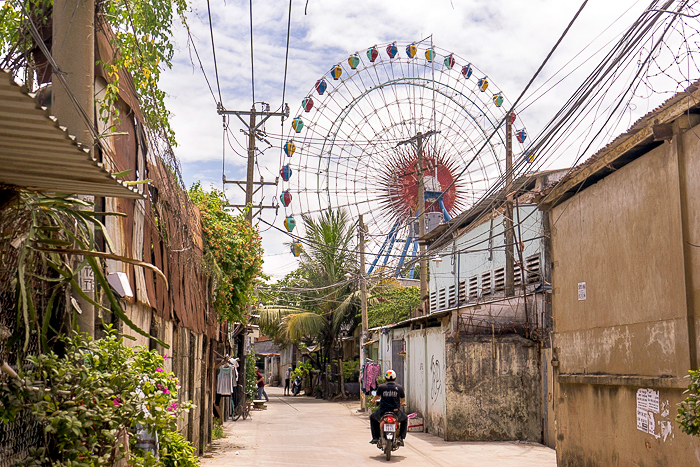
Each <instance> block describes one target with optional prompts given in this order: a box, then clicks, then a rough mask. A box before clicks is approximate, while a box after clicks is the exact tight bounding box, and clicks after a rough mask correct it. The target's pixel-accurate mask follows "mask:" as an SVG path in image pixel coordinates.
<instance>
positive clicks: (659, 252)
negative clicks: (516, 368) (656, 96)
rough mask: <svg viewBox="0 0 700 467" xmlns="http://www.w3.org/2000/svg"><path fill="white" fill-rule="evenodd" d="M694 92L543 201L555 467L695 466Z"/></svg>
mask: <svg viewBox="0 0 700 467" xmlns="http://www.w3.org/2000/svg"><path fill="white" fill-rule="evenodd" d="M698 102H700V90H698V87H697V86H693V87H691V88H689V89H688V90H687V91H686V92H684V93H681V94H679V95H677V96H675V97H673V98H671V99H670V100H669V101H667V102H666V103H665V104H664V105H662V106H661V107H660V108H659V109H657V110H655V111H653V112H651V113H649V114H648V115H646V116H645V117H643V118H642V119H641V120H639V121H638V122H637V123H636V124H635V125H634V126H632V128H631V129H630V130H629V131H628V132H627V133H625V134H623V135H621V136H620V137H618V138H617V139H616V140H615V141H613V142H612V143H611V144H610V145H609V146H608V147H606V148H604V149H603V150H601V151H600V152H599V153H598V154H596V155H594V156H593V157H592V158H590V159H589V160H588V161H587V162H585V163H583V164H582V165H581V166H579V167H577V168H576V169H575V170H574V171H573V172H572V173H571V174H570V175H569V176H568V177H567V178H566V179H564V181H563V183H562V184H561V185H560V186H558V187H556V188H554V189H553V190H551V191H550V192H548V193H547V194H546V196H544V197H543V199H542V202H541V205H542V207H543V209H548V210H549V213H550V219H552V222H551V235H552V261H553V269H552V284H553V289H554V293H553V295H552V312H553V318H554V327H553V357H552V358H553V362H554V365H555V368H554V373H555V379H554V385H553V392H554V401H555V412H556V426H557V432H556V439H557V442H556V451H557V458H558V465H559V466H562V467H566V466H616V465H639V466H652V465H698V463H700V454H699V453H700V442H699V440H698V438H695V437H691V436H688V435H686V434H684V433H682V432H681V430H680V429H679V425H678V423H677V422H676V421H675V417H676V414H677V404H678V403H679V402H681V401H682V400H683V399H684V398H685V397H686V395H684V393H683V392H684V390H685V389H686V388H687V387H688V384H689V380H688V379H686V378H684V376H686V375H687V374H688V370H691V369H694V370H695V369H697V368H698V359H699V358H700V355H699V353H698V344H699V343H700V340H699V339H698V336H699V333H698V331H699V330H700V320H699V319H698V318H699V317H700V315H698V304H699V303H700V295H698V290H700V249H698V248H697V247H696V246H695V245H700V241H699V239H698V234H697V233H698V232H700V205H698V200H700V178H699V177H698V174H699V173H700V139H699V138H698V135H700V126H699V125H698V124H699V123H700V117H699V113H700V108H698V105H697V103H698Z"/></svg>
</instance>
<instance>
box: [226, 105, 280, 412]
mask: <svg viewBox="0 0 700 467" xmlns="http://www.w3.org/2000/svg"><path fill="white" fill-rule="evenodd" d="M265 105H266V109H265V110H263V111H260V112H257V111H256V110H255V105H253V107H251V109H250V111H249V112H245V111H237V110H225V109H224V108H223V106H222V105H221V104H219V108H218V110H217V111H218V113H219V115H223V116H224V119H225V118H226V117H225V116H226V115H235V116H236V117H238V119H239V120H240V121H241V122H243V125H245V126H246V127H247V128H248V131H247V134H248V171H247V173H246V181H245V182H242V181H234V180H231V181H229V180H226V175H223V182H224V184H226V183H233V184H236V185H238V186H239V187H240V188H243V186H242V183H245V204H244V205H240V204H229V205H228V207H234V208H239V209H244V208H246V207H247V208H248V212H247V214H246V219H247V220H248V222H249V223H251V224H252V223H253V217H255V215H257V214H258V213H260V211H262V210H263V209H267V208H272V209H277V206H275V205H269V206H263V204H262V201H261V202H260V205H259V206H257V208H258V211H257V212H256V213H253V195H254V194H255V193H257V192H258V190H260V189H261V188H262V187H263V186H265V185H277V181H275V182H274V183H273V182H266V181H264V180H263V179H262V178H261V179H260V182H255V181H253V176H254V174H255V139H256V137H257V131H258V128H260V126H261V125H262V124H263V123H265V122H266V121H267V119H268V118H270V117H282V118H283V119H284V118H286V117H288V116H289V106H288V105H286V104H285V105H284V112H270V106H269V105H267V104H265ZM258 115H260V116H262V119H261V120H260V122H257V116H258ZM244 116H248V117H250V119H249V121H248V122H246V121H245V120H243V117H244ZM224 131H226V129H225V128H224ZM255 185H258V188H257V189H254V186H255ZM247 340H248V328H247V327H246V328H243V329H241V332H240V337H239V339H238V352H237V353H238V357H239V358H238V368H239V371H238V386H237V387H236V390H237V391H238V392H237V394H238V401H239V403H243V401H245V389H246V387H245V385H246V372H247V369H246V366H247V365H246V356H247V350H248V349H246V343H247Z"/></svg>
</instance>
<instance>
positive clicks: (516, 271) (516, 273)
mask: <svg viewBox="0 0 700 467" xmlns="http://www.w3.org/2000/svg"><path fill="white" fill-rule="evenodd" d="M521 274H522V272H521V269H520V265H519V264H516V265H515V266H514V267H513V285H515V286H516V287H517V286H519V285H523V276H522V275H521Z"/></svg>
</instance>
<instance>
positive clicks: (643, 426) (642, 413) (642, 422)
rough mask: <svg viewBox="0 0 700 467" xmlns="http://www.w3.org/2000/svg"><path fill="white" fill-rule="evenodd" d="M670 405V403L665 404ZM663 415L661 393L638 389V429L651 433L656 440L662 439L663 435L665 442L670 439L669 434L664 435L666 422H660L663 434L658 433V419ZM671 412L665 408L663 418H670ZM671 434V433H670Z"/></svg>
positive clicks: (648, 389)
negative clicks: (660, 403)
mask: <svg viewBox="0 0 700 467" xmlns="http://www.w3.org/2000/svg"><path fill="white" fill-rule="evenodd" d="M664 405H665V406H667V405H668V401H667V402H666V403H665V404H664ZM659 413H661V410H660V406H659V391H654V390H653V389H650V388H640V389H637V429H638V430H639V431H643V432H644V433H649V434H650V435H653V436H654V437H655V438H660V437H661V435H662V434H663V437H664V441H666V438H667V437H668V434H666V433H663V432H664V428H665V422H666V421H665V420H662V421H661V422H660V424H661V428H662V430H661V431H662V433H661V434H659V433H656V423H657V421H656V418H657V416H658V414H659ZM668 415H669V410H668V409H667V407H665V408H664V411H663V413H661V417H662V418H664V419H666V418H668ZM669 434H670V433H669Z"/></svg>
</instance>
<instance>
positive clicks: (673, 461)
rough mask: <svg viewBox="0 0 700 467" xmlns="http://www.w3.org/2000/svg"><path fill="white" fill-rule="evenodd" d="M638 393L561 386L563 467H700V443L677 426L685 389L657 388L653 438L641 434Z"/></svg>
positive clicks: (559, 421)
mask: <svg viewBox="0 0 700 467" xmlns="http://www.w3.org/2000/svg"><path fill="white" fill-rule="evenodd" d="M637 389H639V388H638V387H630V386H602V385H590V384H586V385H581V384H562V385H561V386H560V388H559V396H558V399H557V427H558V435H557V439H558V443H557V448H556V449H557V458H558V465H559V467H593V466H601V467H603V466H604V467H612V466H639V467H651V466H692V465H700V442H699V440H698V439H694V438H691V437H689V436H687V435H684V434H683V433H681V432H680V430H678V425H677V424H676V422H674V421H673V419H674V417H675V415H676V404H677V403H678V402H680V401H681V400H682V398H683V397H682V392H683V391H682V390H681V389H664V388H661V389H659V412H658V413H655V414H654V425H655V426H654V431H653V434H649V433H645V432H643V431H641V430H639V429H637V420H636V419H637V408H636V404H637V400H636V398H637Z"/></svg>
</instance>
